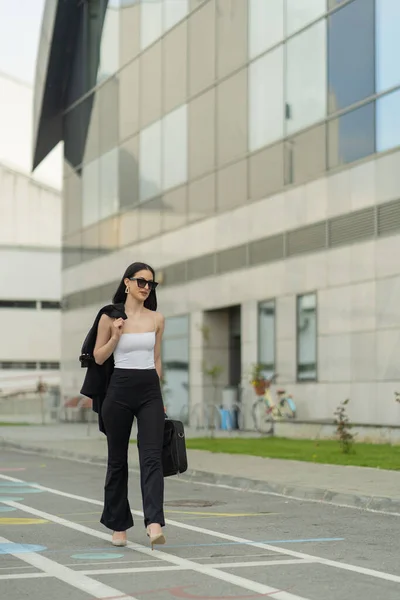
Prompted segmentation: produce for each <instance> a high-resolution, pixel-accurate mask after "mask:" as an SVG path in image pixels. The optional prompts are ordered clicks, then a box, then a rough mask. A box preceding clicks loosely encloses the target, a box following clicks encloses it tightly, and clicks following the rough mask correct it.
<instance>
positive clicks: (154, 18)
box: [140, 0, 163, 50]
mask: <svg viewBox="0 0 400 600" xmlns="http://www.w3.org/2000/svg"><path fill="white" fill-rule="evenodd" d="M140 9H141V10H140V47H141V49H142V50H143V49H144V48H147V46H150V44H152V43H153V42H155V41H156V40H158V38H159V37H160V36H161V35H162V21H163V2H162V0H142V2H141V5H140Z"/></svg>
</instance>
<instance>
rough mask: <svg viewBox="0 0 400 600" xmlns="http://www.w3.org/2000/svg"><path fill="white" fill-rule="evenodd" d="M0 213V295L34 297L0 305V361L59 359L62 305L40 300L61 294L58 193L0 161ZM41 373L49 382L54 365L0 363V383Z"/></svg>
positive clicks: (28, 380)
mask: <svg viewBox="0 0 400 600" xmlns="http://www.w3.org/2000/svg"><path fill="white" fill-rule="evenodd" d="M0 213H1V218H0V300H3V301H4V300H6V301H13V300H29V301H36V302H37V304H36V307H35V308H29V309H25V308H24V309H20V308H18V309H17V308H2V307H0V329H1V332H2V333H1V338H0V363H1V362H11V361H21V362H24V361H26V362H58V361H59V360H60V355H61V316H60V313H61V311H60V310H54V309H42V308H41V305H40V301H46V300H48V301H49V300H51V301H60V299H61V251H60V246H61V196H60V193H59V192H57V191H56V190H53V189H52V188H49V187H46V186H43V185H41V184H39V183H38V182H36V181H34V180H33V179H31V178H30V177H28V176H26V175H24V174H21V173H18V172H15V171H12V170H10V169H8V168H5V167H1V166H0ZM41 373H42V375H43V376H44V377H45V378H50V379H51V380H52V383H54V375H55V374H54V372H53V371H52V372H50V371H48V372H45V371H43V372H41V371H40V372H39V371H28V372H26V371H21V370H8V369H7V370H1V369H0V388H3V389H4V388H6V387H7V388H9V387H21V385H22V386H23V387H25V386H26V385H29V386H30V385H32V383H33V382H35V381H37V379H38V378H39V376H40V374H41ZM56 380H59V373H57V377H56Z"/></svg>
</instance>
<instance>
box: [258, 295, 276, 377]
mask: <svg viewBox="0 0 400 600" xmlns="http://www.w3.org/2000/svg"><path fill="white" fill-rule="evenodd" d="M275 327H276V325H275V300H268V301H267V302H260V304H259V305H258V361H259V363H260V364H261V365H262V367H263V371H264V375H265V376H266V377H270V376H271V375H272V374H273V373H274V371H275Z"/></svg>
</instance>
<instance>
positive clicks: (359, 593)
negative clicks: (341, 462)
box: [0, 449, 400, 600]
mask: <svg viewBox="0 0 400 600" xmlns="http://www.w3.org/2000/svg"><path fill="white" fill-rule="evenodd" d="M104 475H105V468H104V466H100V465H96V464H87V463H79V462H76V461H69V460H61V459H56V458H48V457H46V458H45V457H43V456H38V455H34V454H32V455H31V454H27V453H20V452H18V451H12V450H4V449H3V450H2V454H1V461H0V592H1V594H0V595H1V597H2V598H3V597H4V598H7V600H21V598H24V597H25V596H29V598H30V600H54V598H57V600H81V599H82V600H83V599H89V600H91V599H92V598H102V599H103V600H119V599H121V600H123V599H125V600H129V599H130V598H131V599H132V598H133V599H139V600H141V599H142V598H143V599H145V598H151V599H152V600H153V599H154V600H158V599H160V600H163V599H165V600H167V599H173V598H184V599H185V598H187V599H192V600H196V599H197V600H203V599H204V600H212V599H225V598H257V597H262V596H264V597H270V598H273V599H275V600H321V599H323V600H337V599H338V598H345V599H346V600H347V599H350V598H351V599H352V600H380V599H382V600H383V599H384V600H398V598H399V597H400V567H399V563H398V550H399V542H398V540H399V533H400V518H399V517H398V516H396V515H389V514H378V513H376V514H375V513H371V512H366V511H363V510H359V509H355V508H344V507H339V506H334V505H329V504H318V503H315V502H313V503H311V502H307V501H295V500H290V499H288V498H284V497H277V496H274V495H266V494H259V493H258V492H249V491H234V490H227V489H225V488H223V487H218V486H217V485H214V486H212V487H209V486H207V485H203V484H202V483H196V482H193V481H187V480H186V481H184V480H182V479H179V478H173V479H168V480H166V494H165V510H166V518H167V526H166V530H165V531H166V536H167V545H165V546H163V547H159V549H157V550H155V551H152V550H151V549H150V548H149V546H148V542H147V538H146V535H145V530H144V526H143V520H142V515H141V512H140V511H141V503H140V492H139V489H138V478H137V474H136V473H131V474H130V500H131V507H132V510H133V513H134V518H135V527H134V528H133V529H131V530H130V531H129V540H130V543H129V545H128V546H127V547H126V548H115V547H113V546H112V545H111V543H110V539H111V537H110V532H109V531H107V530H106V529H105V528H104V527H103V526H102V525H101V524H100V523H99V518H100V513H101V509H102V490H103V484H104Z"/></svg>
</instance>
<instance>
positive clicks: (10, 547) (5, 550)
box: [0, 544, 47, 554]
mask: <svg viewBox="0 0 400 600" xmlns="http://www.w3.org/2000/svg"><path fill="white" fill-rule="evenodd" d="M46 549H47V548H46V546H34V545H32V544H0V554H24V553H26V552H43V550H46Z"/></svg>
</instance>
